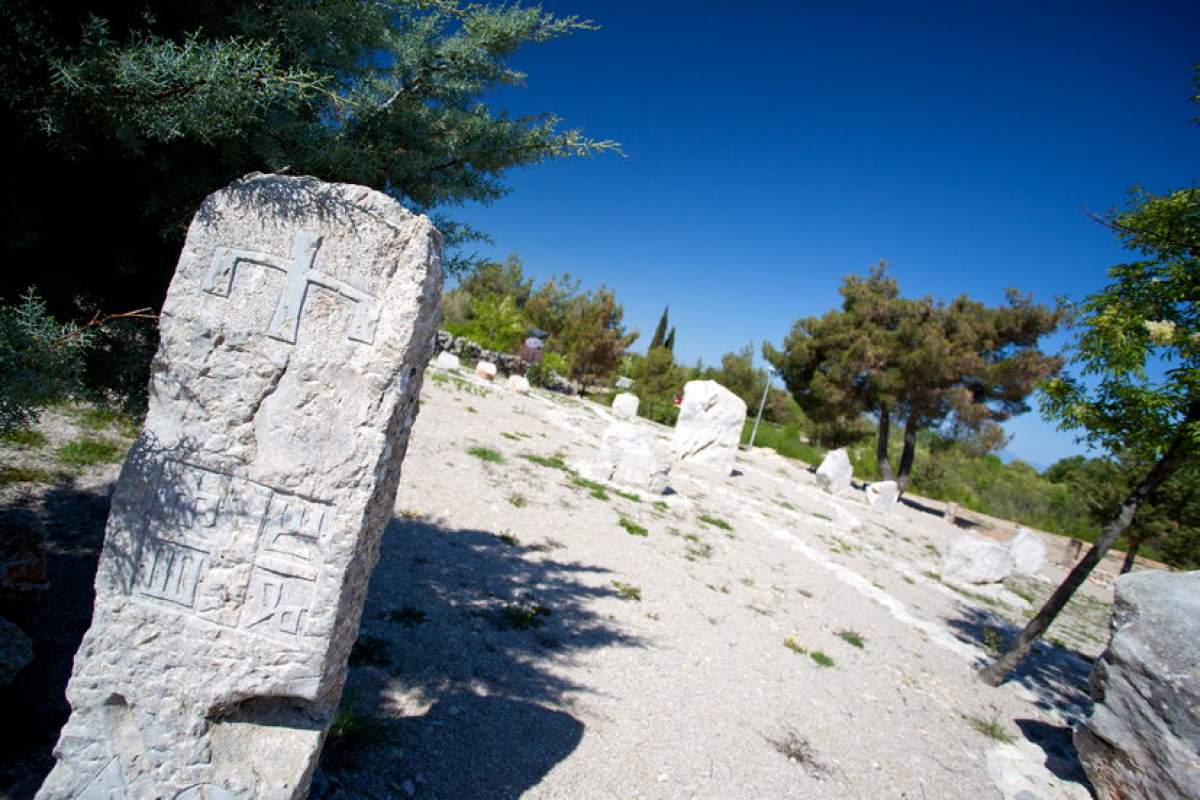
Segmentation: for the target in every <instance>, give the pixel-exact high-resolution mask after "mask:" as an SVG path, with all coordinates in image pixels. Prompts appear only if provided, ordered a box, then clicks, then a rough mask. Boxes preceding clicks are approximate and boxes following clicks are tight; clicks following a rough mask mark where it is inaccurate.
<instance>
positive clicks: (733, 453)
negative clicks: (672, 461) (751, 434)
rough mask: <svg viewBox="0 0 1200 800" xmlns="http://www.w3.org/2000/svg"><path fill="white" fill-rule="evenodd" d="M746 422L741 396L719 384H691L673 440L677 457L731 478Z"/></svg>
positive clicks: (714, 382)
mask: <svg viewBox="0 0 1200 800" xmlns="http://www.w3.org/2000/svg"><path fill="white" fill-rule="evenodd" d="M745 422H746V404H745V403H744V402H743V401H742V399H741V398H740V397H738V396H737V395H735V394H734V393H733V392H731V391H729V390H728V389H726V388H725V387H724V386H722V385H721V384H719V383H717V382H716V381H688V383H687V385H685V386H684V387H683V403H682V405H681V406H680V408H679V419H678V420H677V421H676V423H675V434H674V436H673V437H672V446H673V449H674V451H675V458H676V459H677V460H678V461H681V462H686V463H690V464H697V465H699V466H702V467H705V468H708V469H712V470H714V471H716V472H717V473H718V474H720V475H729V474H730V473H731V472H733V464H734V459H735V458H736V457H737V446H738V442H740V441H741V438H742V426H743V425H744V424H745Z"/></svg>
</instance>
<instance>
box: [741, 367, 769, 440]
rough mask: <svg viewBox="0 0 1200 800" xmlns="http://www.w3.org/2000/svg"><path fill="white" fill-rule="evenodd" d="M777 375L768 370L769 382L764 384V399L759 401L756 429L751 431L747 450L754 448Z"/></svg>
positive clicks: (755, 420)
mask: <svg viewBox="0 0 1200 800" xmlns="http://www.w3.org/2000/svg"><path fill="white" fill-rule="evenodd" d="M774 374H775V370H773V369H768V370H767V380H766V382H764V383H763V394H762V399H761V400H759V401H758V416H756V417H755V418H754V429H753V430H751V431H750V444H748V445H746V449H747V450H749V449H752V448H753V447H754V437H756V436H758V423H759V422H760V421H761V420H762V412H763V406H765V405H766V404H767V392H769V391H770V390H771V376H772V375H774Z"/></svg>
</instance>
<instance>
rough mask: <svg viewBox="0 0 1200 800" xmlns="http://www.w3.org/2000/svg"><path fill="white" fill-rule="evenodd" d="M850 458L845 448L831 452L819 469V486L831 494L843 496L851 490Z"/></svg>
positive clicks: (826, 455)
mask: <svg viewBox="0 0 1200 800" xmlns="http://www.w3.org/2000/svg"><path fill="white" fill-rule="evenodd" d="M851 477H852V470H851V468H850V456H849V455H847V454H846V450H845V449H844V448H840V447H839V448H838V449H837V450H830V451H829V452H828V453H826V454H825V457H824V458H823V459H821V466H819V467H817V485H818V486H820V487H821V488H822V489H824V490H825V491H827V492H829V493H830V494H841V493H842V492H844V491H846V490H847V489H849V488H850V478H851Z"/></svg>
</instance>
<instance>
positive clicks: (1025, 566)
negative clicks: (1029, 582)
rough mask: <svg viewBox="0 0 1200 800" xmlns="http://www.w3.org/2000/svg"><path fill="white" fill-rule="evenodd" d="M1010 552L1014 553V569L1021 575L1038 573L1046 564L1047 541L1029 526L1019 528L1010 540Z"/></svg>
mask: <svg viewBox="0 0 1200 800" xmlns="http://www.w3.org/2000/svg"><path fill="white" fill-rule="evenodd" d="M1008 552H1009V553H1011V554H1012V560H1013V571H1014V572H1017V573H1019V574H1021V575H1036V574H1038V573H1039V572H1041V570H1042V567H1044V566H1045V565H1046V543H1045V542H1043V541H1042V537H1040V536H1038V535H1037V534H1036V533H1034V532H1033V531H1031V530H1029V529H1028V528H1017V532H1016V533H1014V534H1013V537H1012V538H1011V539H1009V540H1008Z"/></svg>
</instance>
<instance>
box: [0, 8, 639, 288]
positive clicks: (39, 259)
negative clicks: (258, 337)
mask: <svg viewBox="0 0 1200 800" xmlns="http://www.w3.org/2000/svg"><path fill="white" fill-rule="evenodd" d="M2 15H3V19H4V21H5V24H4V25H3V26H0V107H2V108H3V113H4V114H5V123H6V124H5V129H6V130H7V131H8V132H9V133H10V136H11V137H12V139H13V140H15V145H13V149H11V150H10V152H9V154H8V158H7V159H6V165H5V177H6V181H5V186H6V190H5V192H4V201H3V202H4V207H3V211H4V216H5V219H6V221H7V225H8V228H9V235H8V236H6V237H5V242H4V245H3V246H4V255H5V257H6V260H7V261H8V262H9V263H18V264H28V265H34V264H36V265H39V267H40V269H39V270H38V271H37V273H36V275H37V279H38V280H39V281H43V282H44V286H43V289H44V291H45V292H46V293H47V294H48V295H50V298H51V300H52V301H54V300H57V301H59V303H60V305H61V304H62V303H64V302H66V301H67V300H69V299H70V297H71V296H73V295H74V294H77V293H87V294H91V295H93V296H95V297H97V298H99V299H100V301H101V302H102V304H103V305H105V306H106V307H121V308H126V307H131V306H135V305H136V306H142V305H151V306H157V305H158V304H159V303H160V302H161V299H162V296H163V292H164V289H165V286H166V283H167V281H168V280H169V278H170V276H171V271H172V268H173V266H174V263H175V260H176V256H177V255H178V247H179V241H180V239H181V235H180V234H181V233H182V226H183V225H184V224H186V222H187V220H188V219H189V218H190V216H191V214H192V213H193V211H194V210H195V208H196V207H197V205H198V203H199V201H200V200H201V199H202V198H203V197H204V196H205V195H206V194H208V193H209V192H211V191H214V190H215V189H217V188H219V187H220V186H222V185H224V184H226V183H228V182H229V181H230V180H232V179H234V178H237V177H239V176H241V175H243V174H245V173H248V172H252V171H273V172H291V173H299V174H310V175H314V176H316V177H319V178H322V179H325V180H333V181H347V182H352V183H359V184H364V185H367V186H371V187H374V188H376V189H379V190H382V191H384V192H387V193H388V194H390V195H392V196H393V197H395V198H397V199H398V200H400V201H401V202H403V203H405V204H406V205H408V206H409V207H412V208H414V209H416V210H418V211H432V212H444V210H445V209H447V208H452V207H453V206H455V205H458V204H461V203H464V202H467V201H476V202H490V201H492V200H495V199H497V198H499V197H501V196H502V195H503V194H504V193H505V192H506V191H507V189H506V186H505V184H504V182H503V176H504V174H505V171H506V170H508V169H510V168H512V167H519V166H528V165H533V164H537V163H540V162H542V161H545V160H547V159H555V158H560V157H567V156H586V155H591V154H595V153H600V152H604V151H609V150H615V149H616V148H617V146H616V144H615V143H614V142H611V141H597V140H593V139H591V138H588V137H587V136H586V135H585V134H584V133H583V132H582V131H580V130H578V129H573V128H565V127H563V126H562V124H561V122H560V120H559V119H558V118H556V117H555V116H553V115H551V114H541V115H532V116H519V117H512V116H509V115H508V114H507V113H506V112H504V111H503V110H498V109H494V108H491V107H489V105H487V104H486V103H485V102H483V97H484V95H485V93H486V92H487V91H488V90H490V89H493V88H495V87H498V86H520V85H522V84H523V83H524V81H525V77H526V76H525V75H524V74H523V73H521V72H520V71H518V70H516V69H514V68H513V67H512V66H511V65H510V63H509V60H510V58H511V57H512V56H513V54H515V53H516V52H517V51H518V50H519V49H521V48H522V47H524V46H526V45H529V44H537V43H542V42H546V41H549V40H552V39H556V38H559V37H563V36H567V35H570V34H572V33H576V32H581V31H590V30H593V29H595V27H596V26H595V25H594V24H593V23H591V22H590V21H587V20H582V19H579V18H577V17H573V16H568V17H557V16H555V15H553V14H550V13H547V12H544V11H542V9H541V8H540V7H537V6H529V7H524V6H520V5H509V4H504V5H499V4H491V5H489V4H479V3H469V4H468V3H462V2H458V0H379V2H371V3H363V2H360V1H359V0H329V1H328V2H323V3H319V4H313V3H310V2H306V0H280V1H279V2H274V3H265V4H264V3H258V4H247V3H240V2H234V0H214V2H204V3H174V2H164V0H148V2H144V3H136V4H129V3H123V2H115V0H66V1H65V2H56V3H41V2H34V0H3V6H2ZM64 193H73V194H83V195H84V196H85V197H89V198H93V199H94V200H96V201H99V202H96V203H95V205H96V206H97V209H95V210H90V211H88V212H86V213H81V214H64V213H63V212H64V211H65V210H67V209H69V208H70V207H71V201H70V200H69V199H68V197H67V194H64ZM64 217H69V219H64ZM112 220H120V224H119V225H112V224H110V223H111V221H112ZM438 224H439V227H440V228H441V230H442V232H443V233H444V234H446V235H447V238H448V240H449V241H450V242H451V243H452V244H453V243H454V242H462V241H464V240H469V239H470V238H471V237H472V236H473V235H474V234H473V232H471V231H469V230H467V229H465V228H463V227H462V226H459V225H456V224H454V223H452V222H450V221H449V220H447V219H445V218H444V217H442V218H440V219H438ZM67 230H69V231H70V233H71V235H70V236H64V235H63V234H64V233H65V232H66V231H67ZM449 263H450V264H451V266H452V267H458V268H461V267H462V266H463V262H462V261H461V260H454V259H451V260H450V262H449ZM29 280H30V274H29V272H22V271H17V270H13V271H10V272H9V276H8V278H7V279H6V284H5V287H4V291H3V294H4V295H6V296H8V297H10V298H11V297H13V296H15V295H16V294H17V293H19V292H20V291H23V290H24V288H25V284H27V283H28V282H29ZM60 286H61V287H63V288H62V289H59V288H58V287H60Z"/></svg>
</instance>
